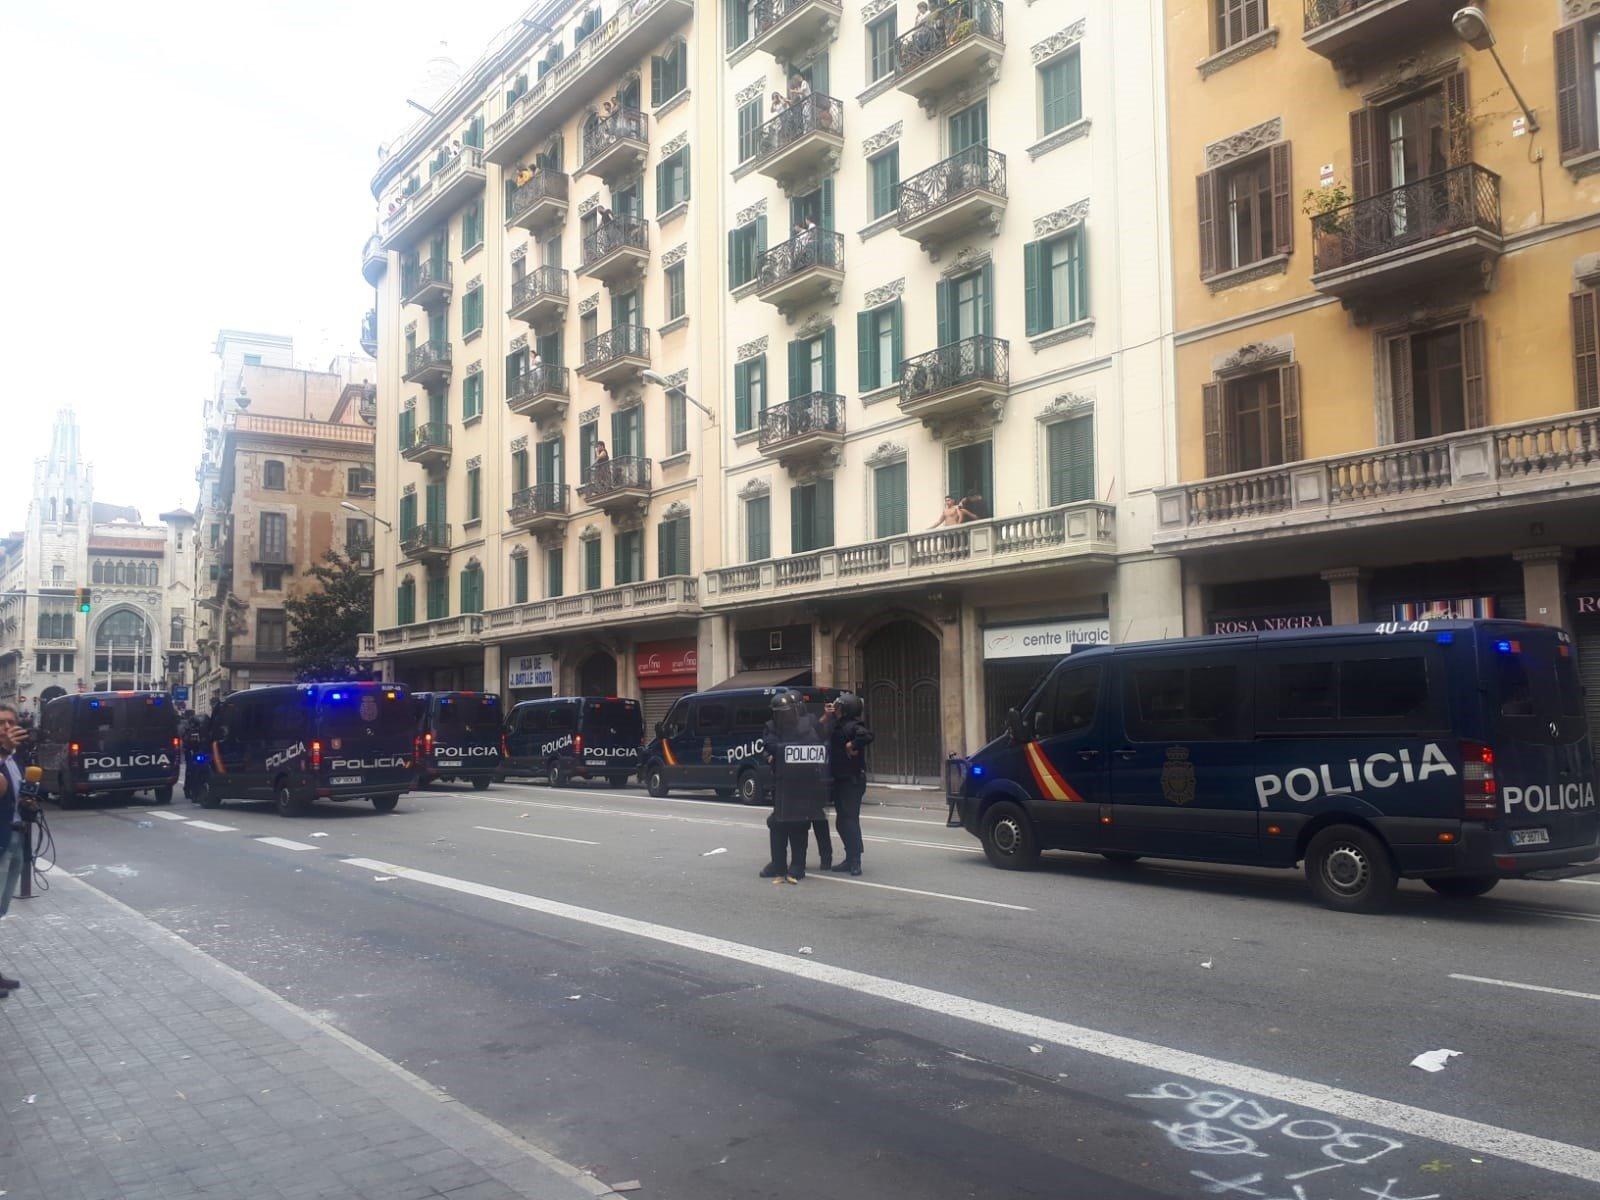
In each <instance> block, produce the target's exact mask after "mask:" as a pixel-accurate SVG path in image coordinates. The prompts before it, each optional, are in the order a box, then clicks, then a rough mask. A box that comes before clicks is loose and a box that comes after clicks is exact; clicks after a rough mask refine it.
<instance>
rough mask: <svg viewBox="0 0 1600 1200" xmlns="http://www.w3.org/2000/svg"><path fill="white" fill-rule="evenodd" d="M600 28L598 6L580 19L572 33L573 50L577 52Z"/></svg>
mask: <svg viewBox="0 0 1600 1200" xmlns="http://www.w3.org/2000/svg"><path fill="white" fill-rule="evenodd" d="M599 28H600V6H599V5H598V4H597V5H595V6H594V7H593V8H591V9H590V10H589V11H588V12H586V13H584V14H583V16H581V17H579V18H578V24H577V26H576V27H575V28H574V29H573V31H572V48H573V49H574V50H576V49H577V48H578V47H579V46H581V45H583V43H584V40H585V39H587V38H588V37H589V35H590V34H592V33H593V32H594V31H595V30H596V29H599Z"/></svg>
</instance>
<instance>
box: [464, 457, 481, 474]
mask: <svg viewBox="0 0 1600 1200" xmlns="http://www.w3.org/2000/svg"><path fill="white" fill-rule="evenodd" d="M481 466H483V455H481V454H474V455H473V456H472V457H471V458H469V459H467V470H469V471H476V470H477V469H478V468H479V467H481Z"/></svg>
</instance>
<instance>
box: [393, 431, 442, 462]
mask: <svg viewBox="0 0 1600 1200" xmlns="http://www.w3.org/2000/svg"><path fill="white" fill-rule="evenodd" d="M403 433H404V431H403V430H402V434H403ZM400 457H401V458H403V459H405V460H406V461H407V462H414V463H418V464H420V465H421V466H424V467H442V466H445V465H447V464H448V463H449V462H450V426H449V424H448V423H447V422H445V421H429V422H428V423H427V424H426V425H418V426H417V428H416V429H415V430H414V431H413V432H412V434H411V437H410V439H409V440H404V439H403V438H402V441H401V443H400Z"/></svg>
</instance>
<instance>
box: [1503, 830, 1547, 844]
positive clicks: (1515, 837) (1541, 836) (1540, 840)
mask: <svg viewBox="0 0 1600 1200" xmlns="http://www.w3.org/2000/svg"><path fill="white" fill-rule="evenodd" d="M1511 844H1512V845H1513V846H1548V845H1549V844H1550V831H1549V830H1548V829H1513V830H1512V831H1511Z"/></svg>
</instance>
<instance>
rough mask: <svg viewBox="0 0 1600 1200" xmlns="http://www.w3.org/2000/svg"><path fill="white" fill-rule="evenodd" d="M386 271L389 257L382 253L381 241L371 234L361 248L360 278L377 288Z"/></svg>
mask: <svg viewBox="0 0 1600 1200" xmlns="http://www.w3.org/2000/svg"><path fill="white" fill-rule="evenodd" d="M388 269H389V256H388V255H387V254H386V253H384V249H383V239H382V238H380V237H379V236H378V235H377V234H373V235H372V236H371V237H369V238H368V239H367V244H366V245H365V246H363V247H361V278H363V279H365V280H366V281H367V282H368V283H369V284H371V285H372V286H373V287H377V286H378V284H379V282H381V281H382V279H383V276H384V273H385V272H386V271H388Z"/></svg>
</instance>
